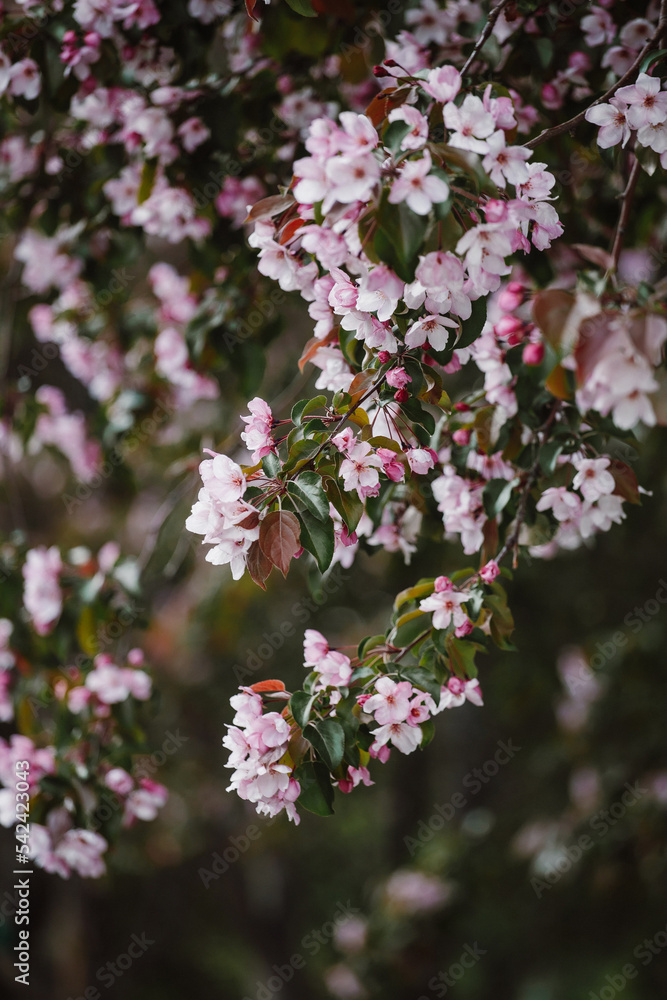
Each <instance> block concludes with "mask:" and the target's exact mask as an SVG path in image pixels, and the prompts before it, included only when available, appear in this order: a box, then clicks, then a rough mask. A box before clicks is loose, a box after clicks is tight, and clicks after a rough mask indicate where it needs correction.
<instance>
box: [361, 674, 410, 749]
mask: <svg viewBox="0 0 667 1000" xmlns="http://www.w3.org/2000/svg"><path fill="white" fill-rule="evenodd" d="M375 692H376V693H375V694H373V695H371V697H370V698H369V699H368V701H366V702H365V704H364V712H365V713H366V714H367V715H373V716H375V721H376V722H377V723H378V724H379V725H381V726H385V725H387V724H391V723H394V722H405V720H406V719H407V717H408V712H409V711H410V698H411V697H412V685H411V684H410V683H409V681H398V682H397V681H393V680H392V679H391V677H379V678H378V679H377V681H376V682H375ZM385 742H386V741H385Z"/></svg>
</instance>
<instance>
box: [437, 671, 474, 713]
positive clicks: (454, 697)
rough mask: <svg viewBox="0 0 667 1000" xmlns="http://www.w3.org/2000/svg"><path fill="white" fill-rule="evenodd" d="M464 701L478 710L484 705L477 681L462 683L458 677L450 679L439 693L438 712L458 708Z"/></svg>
mask: <svg viewBox="0 0 667 1000" xmlns="http://www.w3.org/2000/svg"><path fill="white" fill-rule="evenodd" d="M466 701H470V702H472V704H473V705H477V707H478V708H481V707H482V705H483V704H484V702H483V701H482V690H481V688H480V686H479V681H477V680H471V681H462V680H461V679H460V678H459V677H450V678H449V680H448V681H447V684H446V686H445V687H443V688H442V691H441V693H440V704H439V705H438V711H439V712H441V711H442V710H443V709H445V708H458V707H459V706H460V705H463V703H464V702H466Z"/></svg>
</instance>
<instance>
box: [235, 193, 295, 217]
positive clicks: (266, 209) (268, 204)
mask: <svg viewBox="0 0 667 1000" xmlns="http://www.w3.org/2000/svg"><path fill="white" fill-rule="evenodd" d="M294 203H295V202H294V198H293V196H292V195H291V194H272V195H271V196H270V197H269V198H260V200H259V201H256V202H255V204H254V205H253V206H252V208H251V209H250V211H249V212H248V214H247V216H246V218H245V221H246V222H262V221H264V220H266V219H272V218H273V217H274V216H275V215H280V214H281V212H285V211H287V209H288V208H289V207H290V206H291V205H294Z"/></svg>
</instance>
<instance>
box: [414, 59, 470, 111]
mask: <svg viewBox="0 0 667 1000" xmlns="http://www.w3.org/2000/svg"><path fill="white" fill-rule="evenodd" d="M422 87H423V89H424V90H425V91H426V93H427V94H430V95H431V97H435V99H436V101H440V103H442V104H447V103H449V101H453V100H454V98H455V97H456V95H457V94H458V92H459V91H460V89H461V74H460V73H459V71H458V70H457V69H456V67H454V66H440V67H438V68H437V69H432V70H430V72H429V74H428V77H427V79H426V81H424V82H422Z"/></svg>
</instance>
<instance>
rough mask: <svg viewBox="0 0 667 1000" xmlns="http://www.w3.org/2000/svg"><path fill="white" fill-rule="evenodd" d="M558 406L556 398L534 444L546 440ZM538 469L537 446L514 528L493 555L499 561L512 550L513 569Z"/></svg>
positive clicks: (515, 564) (516, 562)
mask: <svg viewBox="0 0 667 1000" xmlns="http://www.w3.org/2000/svg"><path fill="white" fill-rule="evenodd" d="M559 408H560V400H558V399H557V400H556V402H555V403H554V405H553V407H552V409H551V413H550V414H549V416H548V417H547V420H546V421H545V423H544V428H543V430H544V434H543V436H542V441H541V442H540V437H539V431H538V433H537V435H536V438H535V443H536V444H538V445H539V444H540V443H541V444H544V442H545V441H546V440H547V437H548V434H549V428H550V427H551V425H552V423H553V422H554V420H555V418H556V414H557V413H558V410H559ZM539 470H540V452H539V448H538V451H537V455H536V456H535V461H534V462H533V464H532V465H531V467H530V469H529V470H528V476H527V477H526V481H525V483H524V486H523V491H522V493H521V499H520V500H519V506H518V507H517V512H516V521H515V524H514V530H513V531H512V534H511V535H510V536H509V538H507V539H506V541H505V544H504V545H503V547H502V549H501V550H500V552H499V553H498V555H497V556H496V557H495V562H497V563H500V561H501V560H502V559H504V558H505V556H506V555H507V553H508V552H510V551H511V552H513V559H512V568H513V569H516V567H517V564H518V542H519V535H520V534H521V528H522V527H523V522H524V521H525V519H526V508H527V506H528V497H529V496H530V491H531V490H532V488H533V486H534V485H535V480H536V479H537V474H538V472H539Z"/></svg>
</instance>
